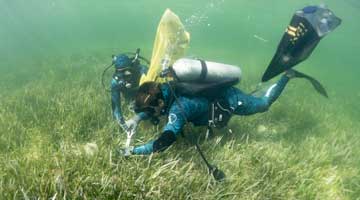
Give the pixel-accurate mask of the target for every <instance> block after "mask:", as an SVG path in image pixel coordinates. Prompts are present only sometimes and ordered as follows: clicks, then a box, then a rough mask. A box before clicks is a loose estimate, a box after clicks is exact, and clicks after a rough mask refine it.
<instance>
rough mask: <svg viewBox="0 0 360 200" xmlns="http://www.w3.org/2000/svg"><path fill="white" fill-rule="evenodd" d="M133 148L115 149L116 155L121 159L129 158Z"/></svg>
mask: <svg viewBox="0 0 360 200" xmlns="http://www.w3.org/2000/svg"><path fill="white" fill-rule="evenodd" d="M133 150H134V146H129V147H125V148H119V149H116V155H117V156H119V157H120V156H121V157H129V156H131V155H133Z"/></svg>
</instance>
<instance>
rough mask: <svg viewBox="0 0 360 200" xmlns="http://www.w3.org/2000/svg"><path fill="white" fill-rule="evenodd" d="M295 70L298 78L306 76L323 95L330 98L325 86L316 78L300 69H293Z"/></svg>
mask: <svg viewBox="0 0 360 200" xmlns="http://www.w3.org/2000/svg"><path fill="white" fill-rule="evenodd" d="M293 71H294V72H295V77H297V78H305V79H306V80H308V81H310V83H311V84H312V85H313V87H314V88H315V90H316V91H317V92H318V93H320V94H321V95H323V96H324V97H326V98H329V96H328V94H327V92H326V90H325V88H324V86H323V85H322V84H321V83H320V82H319V81H318V80H316V79H315V78H313V77H311V76H309V75H306V74H304V73H301V72H299V71H296V70H293Z"/></svg>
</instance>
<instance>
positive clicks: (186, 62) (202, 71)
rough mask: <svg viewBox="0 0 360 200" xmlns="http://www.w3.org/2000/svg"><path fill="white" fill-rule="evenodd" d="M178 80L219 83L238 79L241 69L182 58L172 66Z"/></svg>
mask: <svg viewBox="0 0 360 200" xmlns="http://www.w3.org/2000/svg"><path fill="white" fill-rule="evenodd" d="M172 70H173V72H174V74H175V76H176V78H177V79H178V80H179V81H181V82H217V81H224V80H228V79H234V78H238V79H239V81H240V80H241V69H240V67H238V66H234V65H227V64H222V63H216V62H210V61H204V60H198V59H190V58H180V59H178V60H176V61H175V63H174V64H173V65H172Z"/></svg>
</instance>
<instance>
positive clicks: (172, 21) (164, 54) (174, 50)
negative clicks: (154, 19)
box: [139, 9, 190, 85]
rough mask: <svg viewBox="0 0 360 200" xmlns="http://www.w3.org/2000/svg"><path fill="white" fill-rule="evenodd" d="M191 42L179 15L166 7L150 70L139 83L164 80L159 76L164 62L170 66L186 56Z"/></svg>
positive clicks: (157, 35)
mask: <svg viewBox="0 0 360 200" xmlns="http://www.w3.org/2000/svg"><path fill="white" fill-rule="evenodd" d="M189 42H190V34H189V33H188V32H186V31H185V28H184V25H183V24H182V23H181V21H180V19H179V17H178V16H177V15H176V14H174V13H173V12H172V11H171V10H170V9H166V11H165V13H164V14H163V16H162V17H161V20H160V22H159V25H158V28H157V32H156V37H155V41H154V47H153V51H152V56H151V63H150V67H149V70H148V72H147V75H146V76H145V75H143V76H142V77H141V79H140V84H139V85H141V84H143V83H145V82H148V81H157V82H163V81H164V80H163V79H162V78H160V77H159V75H160V73H161V71H162V64H163V63H164V62H165V63H166V66H167V67H168V66H171V65H172V64H173V63H174V62H175V61H176V60H177V59H179V58H181V57H184V55H185V50H186V48H187V47H188V45H189Z"/></svg>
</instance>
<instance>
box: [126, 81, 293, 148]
mask: <svg viewBox="0 0 360 200" xmlns="http://www.w3.org/2000/svg"><path fill="white" fill-rule="evenodd" d="M288 81H289V78H288V77H287V76H286V75H283V76H282V77H281V79H280V80H279V81H278V82H277V83H276V84H274V85H272V86H271V87H270V88H269V89H268V90H267V92H266V94H265V95H264V96H262V97H255V96H252V95H248V94H245V93H244V92H242V91H241V90H239V89H238V88H235V87H230V88H228V89H226V90H225V91H223V92H222V93H221V94H220V95H219V97H221V98H222V99H223V100H225V101H227V102H228V104H229V107H230V108H231V110H232V111H233V114H235V115H251V114H255V113H261V112H265V111H266V110H268V109H269V107H270V106H271V104H272V103H274V101H275V100H276V99H277V98H278V97H279V96H280V94H281V92H282V91H283V89H284V88H285V86H286V84H287V83H288ZM169 90H170V89H169V86H168V85H162V86H161V92H162V94H163V97H164V100H165V105H169V109H168V113H166V114H168V121H167V124H166V125H165V127H164V129H163V132H162V134H161V135H160V137H159V138H158V139H156V140H153V141H150V142H148V143H146V144H144V145H140V146H136V147H134V149H133V154H138V155H141V154H151V153H153V152H159V151H163V150H165V149H166V148H168V147H169V146H170V145H171V144H172V143H174V142H175V141H176V138H177V137H178V136H179V134H180V133H181V131H182V129H183V127H184V125H185V123H186V122H191V123H193V124H194V125H195V126H206V125H208V116H209V103H210V102H209V100H208V99H207V98H205V97H193V98H191V97H185V96H180V97H178V102H179V103H178V102H177V101H171V100H170V99H171V96H170V91H169ZM179 104H181V106H179Z"/></svg>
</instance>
